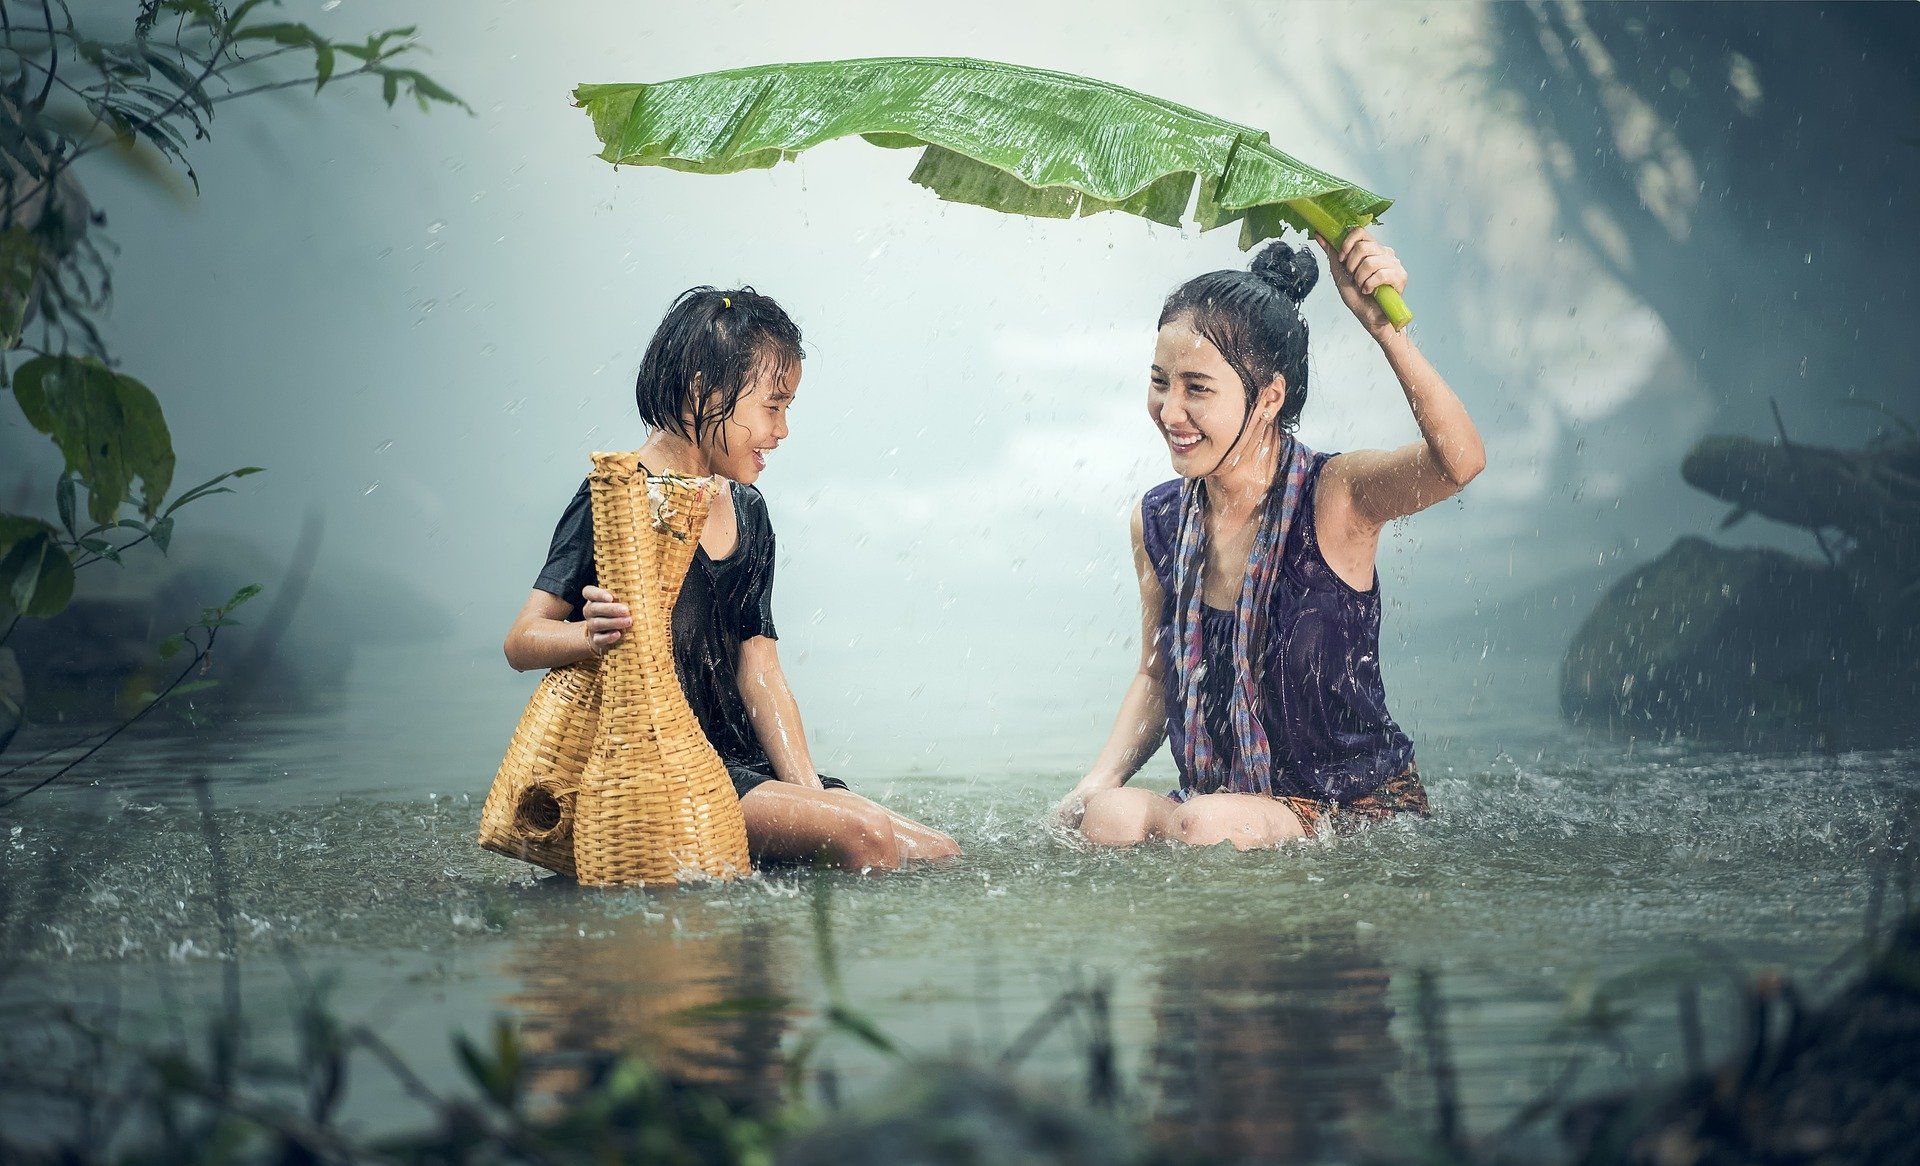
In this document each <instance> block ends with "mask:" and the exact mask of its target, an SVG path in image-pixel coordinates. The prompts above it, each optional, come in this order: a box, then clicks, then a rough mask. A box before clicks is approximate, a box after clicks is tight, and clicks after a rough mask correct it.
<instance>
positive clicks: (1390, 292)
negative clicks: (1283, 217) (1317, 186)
mask: <svg viewBox="0 0 1920 1166" xmlns="http://www.w3.org/2000/svg"><path fill="white" fill-rule="evenodd" d="M1287 205H1288V206H1289V207H1291V208H1293V211H1294V213H1295V214H1297V215H1299V216H1300V217H1301V218H1303V219H1305V220H1307V226H1309V227H1311V228H1313V230H1314V232H1315V233H1316V234H1318V235H1320V236H1322V237H1324V238H1325V239H1326V240H1327V242H1329V243H1331V244H1333V245H1334V247H1335V249H1338V248H1339V246H1340V244H1342V243H1344V242H1346V238H1347V232H1348V229H1347V228H1344V227H1342V226H1341V225H1340V224H1339V222H1338V221H1336V220H1335V219H1334V217H1333V216H1332V215H1330V214H1328V213H1327V211H1326V208H1325V207H1323V206H1321V205H1320V204H1319V203H1317V202H1315V201H1313V200H1312V199H1310V198H1296V199H1293V200H1291V201H1290V202H1288V203H1287ZM1373 302H1374V303H1376V304H1379V305H1380V310H1381V311H1383V312H1385V313H1386V314H1387V321H1388V322H1389V323H1391V324H1392V325H1393V326H1394V329H1395V330H1396V331H1400V332H1405V331H1406V330H1407V325H1408V324H1411V323H1413V309H1411V308H1409V307H1407V301H1406V300H1404V299H1401V298H1400V293H1399V292H1398V291H1396V290H1394V289H1393V288H1390V287H1387V286H1385V285H1382V286H1380V287H1377V288H1374V289H1373Z"/></svg>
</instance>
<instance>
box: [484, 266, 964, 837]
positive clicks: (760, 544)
mask: <svg viewBox="0 0 1920 1166" xmlns="http://www.w3.org/2000/svg"><path fill="white" fill-rule="evenodd" d="M800 359H801V351H800V330H799V329H798V328H797V327H795V326H794V324H793V321H792V320H790V319H789V318H788V317H787V314H786V312H785V311H784V310H782V309H781V307H780V305H779V304H777V303H775V302H774V301H773V300H772V299H770V298H768V297H767V296H763V295H760V294H759V293H757V292H755V291H754V290H753V289H752V288H738V289H735V290H732V291H719V290H716V289H714V288H710V287H698V288H693V289H691V290H689V291H687V292H684V293H682V294H681V296H680V297H679V298H678V299H677V300H675V301H674V303H673V306H672V308H671V309H669V310H668V312H667V315H666V318H665V319H664V320H662V321H661V323H660V327H659V328H658V329H657V330H656V331H655V332H654V334H653V340H652V342H651V343H649V344H648V346H647V353H646V357H645V358H644V359H643V360H642V362H641V365H640V375H639V380H638V383H637V385H636V387H635V399H636V401H637V402H638V404H639V409H640V419H641V421H643V422H645V423H646V425H647V426H648V428H649V429H650V431H651V432H649V434H648V436H647V440H646V443H645V444H644V445H642V446H641V447H640V464H641V465H643V466H644V467H646V469H647V470H648V471H649V472H650V473H656V474H659V473H678V474H686V475H691V476H695V477H704V476H706V475H709V474H717V475H719V476H720V477H721V478H722V479H724V480H725V481H726V482H727V484H728V487H729V488H728V489H726V490H722V491H721V492H720V493H719V495H718V497H717V498H716V499H715V500H714V503H713V507H712V510H711V511H710V512H709V514H708V516H707V522H706V526H705V527H704V528H703V529H702V531H701V534H700V546H699V548H698V549H697V550H696V551H695V552H694V560H693V565H692V567H690V568H689V570H688V573H687V580H686V584H685V586H684V587H683V588H682V589H681V592H680V597H679V599H678V600H677V601H676V603H675V604H674V609H673V629H672V636H673V659H674V671H675V673H676V674H677V675H678V677H679V680H680V687H681V689H682V691H684V692H685V693H686V695H687V703H688V704H689V705H691V706H692V708H693V712H694V715H695V716H696V717H697V718H699V721H700V727H701V729H702V730H703V731H704V732H705V734H706V736H707V740H708V741H710V742H711V743H712V744H713V747H714V749H715V750H716V751H717V752H718V753H719V754H720V758H721V760H722V761H724V762H725V763H726V766H727V772H728V773H729V774H730V775H731V776H732V778H733V788H734V791H735V792H736V793H737V794H739V795H740V809H741V812H742V814H743V815H744V816H745V818H746V824H747V843H748V846H749V848H750V849H751V851H752V853H753V855H754V857H755V859H756V860H758V861H803V862H804V861H811V860H813V859H815V858H820V857H824V858H826V859H827V860H829V861H831V862H834V863H836V864H838V865H839V866H840V867H842V868H844V869H847V870H874V871H887V870H893V869H895V868H896V867H898V866H899V865H900V864H901V863H902V862H903V861H908V860H914V859H935V858H948V857H951V856H953V855H956V854H958V853H959V852H960V848H959V847H958V846H956V845H955V844H954V841H953V839H952V838H949V837H948V836H947V835H945V834H943V833H941V832H940V831H938V830H934V829H932V828H930V827H927V826H923V825H921V824H920V823H918V822H914V821H912V820H910V819H908V818H905V817H902V816H901V815H899V814H895V813H893V812H892V811H890V810H887V809H885V808H884V807H882V806H879V805H876V804H875V803H873V802H871V801H868V800H867V799H866V798H863V797H860V796H859V795H857V794H854V793H852V792H850V791H849V790H848V789H847V787H846V783H844V782H842V781H839V780H837V779H835V778H830V777H824V776H823V775H821V774H818V773H816V772H814V768H813V758H812V755H811V754H810V753H809V751H808V749H807V738H806V732H805V730H804V729H803V728H802V726H801V723H800V708H799V705H798V704H797V703H796V702H795V700H794V697H793V690H792V689H791V688H789V687H788V685H787V678H786V675H785V673H783V672H782V671H781V669H780V654H779V645H778V643H777V642H776V641H777V638H778V637H777V633H776V632H775V630H774V626H773V614H772V601H773V526H772V524H771V523H770V522H769V521H768V517H767V508H766V503H765V502H764V501H762V500H761V497H760V492H759V491H758V490H756V489H754V487H753V483H754V482H755V481H756V480H758V479H759V477H760V474H761V473H762V472H763V471H764V470H765V469H766V466H767V455H768V454H769V453H771V452H773V450H774V448H775V447H776V446H778V445H779V444H780V442H781V441H783V440H785V439H786V436H787V412H788V410H789V409H790V408H791V407H792V405H793V400H794V396H795V394H796V393H797V392H798V390H799V387H800ZM632 626H633V618H632V616H631V614H630V613H629V611H628V609H627V605H626V604H624V603H622V602H621V601H620V598H619V597H618V596H616V595H613V594H611V593H609V592H608V591H607V590H606V589H605V588H603V587H601V586H599V580H598V576H597V574H596V572H595V569H594V562H593V509H592V506H591V501H590V494H589V491H588V488H587V484H586V483H585V482H582V483H581V484H580V489H579V491H578V492H577V493H575V494H574V496H573V501H572V502H571V503H569V504H568V506H567V509H566V512H565V513H564V514H562V515H561V516H560V522H559V525H558V526H556V527H555V528H554V532H553V542H552V545H551V547H550V549H549V550H548V553H547V565H546V567H545V568H544V569H542V570H541V572H540V577H539V578H538V579H537V580H535V582H534V590H533V593H532V594H531V595H529V596H528V597H527V602H526V605H525V606H524V607H522V608H521V609H520V614H519V616H518V617H517V618H516V619H515V620H514V621H513V627H512V629H511V630H510V631H509V632H508V633H507V640H506V653H507V662H508V663H509V664H511V665H513V667H514V668H516V669H518V670H521V671H525V670H527V669H531V668H554V667H558V666H560V665H562V664H573V663H576V662H578V661H581V660H586V659H589V658H591V657H595V656H600V655H604V654H605V653H606V651H607V649H609V648H611V647H612V646H613V645H615V644H617V643H619V642H620V640H621V637H622V636H624V635H625V634H626V630H627V629H628V628H630V627H632Z"/></svg>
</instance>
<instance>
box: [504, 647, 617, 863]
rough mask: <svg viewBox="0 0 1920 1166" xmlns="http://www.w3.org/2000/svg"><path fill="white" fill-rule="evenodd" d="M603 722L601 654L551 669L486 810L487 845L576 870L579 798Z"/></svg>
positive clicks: (536, 692)
mask: <svg viewBox="0 0 1920 1166" xmlns="http://www.w3.org/2000/svg"><path fill="white" fill-rule="evenodd" d="M599 723H600V662H599V661H598V660H587V661H584V662H582V663H579V664H569V665H567V666H566V667H564V668H555V669H553V670H552V671H550V672H548V673H547V675H546V677H545V678H544V679H542V680H541V681H540V686H539V687H538V688H536V689H534V690H533V698H532V699H531V700H529V701H527V711H526V712H524V713H522V714H521V715H520V723H519V724H518V725H516V726H515V727H514V730H513V739H512V740H510V741H508V742H507V755H506V757H505V759H504V760H502V761H501V762H500V770H499V772H498V773H496V774H495V775H494V778H493V788H492V789H491V790H490V791H488V793H487V802H486V805H485V806H483V807H482V808H481V810H480V845H482V846H484V847H486V848H487V849H488V850H493V851H497V852H499V853H501V854H504V855H506V856H507V857H509V858H518V859H522V860H524V861H526V862H532V863H537V864H539V865H540V866H544V867H546V868H547V869H548V870H551V871H556V872H558V873H560V874H563V875H566V876H567V877H568V878H572V877H574V869H573V804H574V800H575V797H576V796H577V795H578V793H579V791H580V775H581V773H582V772H584V771H585V770H586V768H587V758H589V757H590V756H592V755H593V736H594V730H595V729H596V728H597V727H598V726H599Z"/></svg>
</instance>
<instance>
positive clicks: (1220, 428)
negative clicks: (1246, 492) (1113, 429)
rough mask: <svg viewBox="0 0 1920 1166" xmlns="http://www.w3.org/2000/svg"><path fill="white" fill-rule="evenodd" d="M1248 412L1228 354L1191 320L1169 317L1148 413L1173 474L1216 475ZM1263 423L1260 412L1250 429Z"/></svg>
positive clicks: (1159, 343) (1157, 351)
mask: <svg viewBox="0 0 1920 1166" xmlns="http://www.w3.org/2000/svg"><path fill="white" fill-rule="evenodd" d="M1276 380H1277V378H1276ZM1263 404H1264V402H1263ZM1246 412H1247V390H1246V387H1245V386H1244V385H1242V384H1241V383H1240V374H1238V373H1236V372H1234V371H1233V366H1232V365H1230V364H1228V363H1227V358H1226V357H1224V356H1221V355H1220V350H1219V349H1218V348H1215V347H1214V346H1213V342H1212V341H1211V340H1208V339H1207V338H1206V337H1205V336H1202V335H1201V334H1200V333H1198V332H1196V331H1194V330H1193V328H1192V326H1191V324H1190V322H1189V321H1188V320H1187V319H1185V318H1181V319H1176V320H1169V321H1167V323H1166V324H1165V325H1164V326H1162V327H1161V329H1160V335H1159V338H1158V339H1157V340H1156V341H1155V342H1154V346H1153V371H1152V380H1151V382H1150V385H1149V387H1148V389H1147V415H1148V416H1150V417H1152V418H1153V423H1154V425H1156V426H1158V427H1159V430H1160V436H1161V437H1162V438H1164V439H1165V440H1166V443H1167V450H1168V452H1169V453H1171V454H1172V455H1173V470H1174V472H1175V473H1177V474H1179V475H1180V476H1181V477H1183V478H1201V477H1205V476H1206V475H1208V474H1210V473H1212V472H1213V470H1214V468H1215V467H1217V466H1219V465H1220V464H1221V463H1222V461H1224V460H1225V458H1226V456H1227V454H1228V452H1229V451H1230V450H1231V449H1232V448H1233V444H1234V439H1235V438H1236V437H1237V436H1238V435H1239V433H1240V425H1241V422H1242V421H1243V420H1246ZM1259 423H1260V418H1259V417H1258V416H1257V415H1256V416H1255V417H1254V418H1253V419H1252V420H1251V421H1249V422H1248V424H1247V430H1248V432H1252V431H1253V429H1254V427H1255V426H1257V425H1259Z"/></svg>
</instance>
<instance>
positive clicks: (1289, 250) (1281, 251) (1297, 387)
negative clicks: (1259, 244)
mask: <svg viewBox="0 0 1920 1166" xmlns="http://www.w3.org/2000/svg"><path fill="white" fill-rule="evenodd" d="M1319 279H1320V265H1319V264H1318V263H1316V262H1315V261H1314V258H1313V253H1312V252H1310V251H1308V250H1307V249H1306V248H1305V247H1304V246H1302V247H1298V248H1295V247H1289V246H1288V245H1287V244H1285V243H1282V242H1280V241H1279V240H1277V239H1276V240H1275V241H1274V242H1272V243H1269V244H1267V246H1266V247H1265V248H1263V249H1262V250H1261V252H1260V254H1258V255H1256V256H1254V257H1253V265H1252V267H1251V269H1249V270H1247V271H1209V272H1207V273H1206V274H1205V275H1196V276H1194V277H1193V278H1192V279H1190V280H1188V281H1187V282H1185V283H1183V284H1181V285H1180V286H1179V287H1177V288H1175V289H1174V292H1173V294H1172V295H1170V296H1168V297H1167V302H1166V304H1165V305H1164V306H1163V307H1162V308H1161V309H1160V324H1159V326H1160V327H1163V328H1164V327H1166V326H1167V325H1168V324H1170V323H1172V322H1173V321H1175V320H1179V319H1186V320H1188V321H1189V322H1190V323H1191V325H1192V327H1193V330H1194V331H1196V332H1198V333H1200V335H1202V336H1205V337H1206V338H1207V339H1208V340H1209V341H1211V342H1212V344H1213V346H1214V347H1215V348H1217V349H1219V350H1220V355H1221V356H1223V357H1225V358H1226V360H1227V363H1228V364H1229V365H1231V366H1233V371H1234V372H1236V373H1238V374H1239V376H1240V381H1241V383H1242V384H1244V385H1246V387H1247V416H1248V417H1251V416H1252V415H1253V402H1254V400H1255V399H1256V398H1257V396H1258V394H1259V392H1260V390H1261V389H1264V388H1266V387H1267V385H1268V383H1269V382H1271V381H1272V380H1273V378H1274V376H1275V375H1276V374H1277V375H1279V376H1282V377H1285V378H1286V381H1287V400H1286V403H1285V404H1283V405H1282V406H1280V416H1279V417H1278V418H1277V422H1278V425H1279V427H1280V428H1281V429H1283V430H1286V431H1288V432H1292V430H1293V427H1294V426H1295V425H1297V424H1299V421H1300V410H1301V409H1302V408H1303V407H1305V405H1306V403H1307V321H1306V317H1304V316H1302V315H1301V314H1300V301H1301V300H1303V299H1305V298H1306V295H1307V293H1308V292H1310V291H1312V290H1313V285H1314V284H1315V283H1317V282H1319ZM1245 430H1246V424H1245V422H1244V421H1243V422H1242V424H1241V431H1242V432H1243V433H1244V432H1245Z"/></svg>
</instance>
